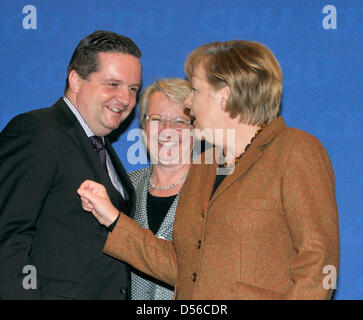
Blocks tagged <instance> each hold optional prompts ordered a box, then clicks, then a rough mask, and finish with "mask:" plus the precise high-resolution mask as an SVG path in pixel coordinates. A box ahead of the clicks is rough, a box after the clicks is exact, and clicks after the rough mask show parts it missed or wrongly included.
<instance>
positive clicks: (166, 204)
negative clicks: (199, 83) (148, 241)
mask: <svg viewBox="0 0 363 320" xmlns="http://www.w3.org/2000/svg"><path fill="white" fill-rule="evenodd" d="M190 91H191V85H190V83H189V82H188V81H186V80H183V79H177V78H172V79H161V80H157V81H155V82H154V83H153V84H152V85H150V86H149V87H147V88H146V89H145V90H144V92H143V94H142V96H141V99H140V103H139V122H140V127H141V128H142V129H144V132H145V142H146V147H147V149H148V153H149V156H150V160H151V163H152V164H151V165H150V166H149V167H147V168H144V169H141V170H137V171H134V172H131V173H130V174H129V176H130V179H131V181H132V183H133V186H134V188H135V192H136V211H135V216H134V220H135V221H137V222H138V223H139V224H140V225H141V227H143V228H147V229H150V230H151V231H152V232H153V233H154V234H155V235H156V237H158V238H161V239H166V240H172V238H173V224H174V216H175V210H176V207H177V203H178V199H179V191H180V189H181V188H182V186H183V183H184V181H185V179H186V177H187V175H188V170H189V166H190V156H191V153H190V151H191V147H192V145H191V144H190V140H189V139H187V138H184V139H183V130H186V131H187V133H188V131H189V130H190V129H191V128H192V125H191V119H190V116H189V115H188V114H186V113H185V111H186V110H185V108H184V105H183V102H184V100H185V99H186V97H187V96H188V95H189V93H190ZM184 137H185V136H184ZM183 146H184V147H183ZM160 263H162V261H161V262H160ZM172 298H173V287H172V286H170V285H167V284H165V283H162V282H160V281H157V280H156V279H153V278H151V277H149V276H147V275H145V274H143V273H142V272H140V271H137V270H133V271H132V273H131V299H132V300H169V299H172Z"/></svg>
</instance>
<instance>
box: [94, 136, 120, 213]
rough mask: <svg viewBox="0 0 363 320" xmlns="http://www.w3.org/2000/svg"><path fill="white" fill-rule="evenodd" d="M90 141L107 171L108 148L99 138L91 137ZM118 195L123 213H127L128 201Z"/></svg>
mask: <svg viewBox="0 0 363 320" xmlns="http://www.w3.org/2000/svg"><path fill="white" fill-rule="evenodd" d="M90 139H91V141H92V144H93V147H94V148H95V151H96V152H97V154H98V157H99V158H100V161H101V164H102V166H103V167H104V168H105V169H106V171H107V167H106V147H105V144H104V143H103V140H102V138H101V137H97V136H91V137H90ZM116 190H117V189H116ZM117 194H118V197H119V206H120V210H121V211H122V212H126V209H127V201H126V200H125V199H124V197H123V196H122V195H121V193H120V192H119V191H118V190H117Z"/></svg>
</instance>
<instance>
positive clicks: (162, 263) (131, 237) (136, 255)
mask: <svg viewBox="0 0 363 320" xmlns="http://www.w3.org/2000/svg"><path fill="white" fill-rule="evenodd" d="M104 253H106V254H108V255H110V256H112V257H114V258H117V259H119V260H122V261H125V262H127V263H128V264H130V265H132V266H133V267H135V268H136V269H138V270H140V271H142V272H144V273H146V274H148V275H150V276H152V277H154V278H157V279H159V280H161V281H163V282H166V283H168V284H170V285H172V286H175V283H176V275H177V260H176V254H175V249H174V243H173V241H169V240H163V239H159V238H157V237H155V235H154V234H153V233H152V232H151V231H150V230H149V229H143V228H141V227H140V225H139V224H138V223H137V222H135V221H134V220H132V219H131V218H129V217H128V216H126V215H124V214H122V213H121V214H120V216H119V218H118V221H117V224H116V226H115V227H114V229H113V231H112V232H111V233H109V235H108V238H107V241H106V244H105V248H104Z"/></svg>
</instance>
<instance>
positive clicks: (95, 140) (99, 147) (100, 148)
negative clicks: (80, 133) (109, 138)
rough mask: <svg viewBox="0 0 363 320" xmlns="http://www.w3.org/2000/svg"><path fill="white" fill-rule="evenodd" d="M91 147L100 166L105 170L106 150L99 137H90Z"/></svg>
mask: <svg viewBox="0 0 363 320" xmlns="http://www.w3.org/2000/svg"><path fill="white" fill-rule="evenodd" d="M90 139H91V141H92V144H93V147H94V148H95V151H96V152H97V154H98V157H99V158H100V161H101V164H102V166H103V167H105V168H106V148H105V144H104V143H103V140H102V138H101V137H97V136H92V137H90Z"/></svg>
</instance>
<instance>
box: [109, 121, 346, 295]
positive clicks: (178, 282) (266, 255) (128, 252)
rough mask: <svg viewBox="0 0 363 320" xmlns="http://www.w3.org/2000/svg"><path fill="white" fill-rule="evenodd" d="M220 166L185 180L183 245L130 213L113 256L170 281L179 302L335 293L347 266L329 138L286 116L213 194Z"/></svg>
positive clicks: (178, 222) (177, 228) (177, 232)
mask: <svg viewBox="0 0 363 320" xmlns="http://www.w3.org/2000/svg"><path fill="white" fill-rule="evenodd" d="M216 168H217V167H216V164H200V165H198V164H195V165H193V166H192V168H191V169H190V172H189V176H188V179H187V181H186V182H185V183H184V186H183V189H182V192H181V195H180V199H179V204H178V208H177V212H176V217H175V224H174V241H173V242H169V241H166V240H162V239H157V238H155V237H154V236H153V234H152V233H151V232H150V231H149V230H145V229H141V228H140V226H139V225H138V224H137V223H136V222H134V221H133V220H132V219H130V218H129V217H127V216H126V215H120V217H119V221H118V223H117V225H116V226H115V228H114V230H113V232H112V233H110V234H109V237H108V240H107V242H106V245H105V249H104V252H105V253H107V254H109V255H111V256H114V257H116V258H118V259H121V260H123V261H126V262H128V263H130V264H132V265H133V266H134V267H136V268H138V269H140V270H141V271H143V272H145V273H148V274H150V275H151V276H154V277H156V278H158V279H160V280H162V281H165V282H167V283H169V284H171V285H175V286H176V289H175V298H176V299H328V298H330V297H331V294H332V290H329V289H326V288H324V286H323V283H326V281H325V282H324V277H327V276H329V274H325V273H323V268H324V267H325V266H327V265H332V266H334V267H335V268H336V270H338V265H339V230H338V215H337V205H336V200H335V191H334V189H335V187H334V174H333V169H332V165H331V163H330V160H329V158H328V155H327V153H326V151H325V149H324V148H323V146H322V145H321V143H320V142H319V141H318V140H317V139H316V138H314V137H312V136H311V135H309V134H307V133H305V132H303V131H300V130H297V129H293V128H288V127H286V125H285V123H284V120H283V119H282V117H279V118H278V119H276V120H274V121H273V122H271V123H270V124H269V125H268V126H267V127H266V128H265V129H264V130H263V131H262V132H261V134H260V135H259V136H258V137H257V138H256V139H255V141H254V142H253V143H252V145H251V146H250V148H249V149H248V150H247V152H246V153H245V154H244V155H243V157H242V159H241V160H240V161H239V162H238V163H237V165H236V168H235V171H234V173H233V174H231V175H228V176H227V177H226V178H225V179H224V180H223V182H222V183H221V185H220V186H219V187H218V189H217V190H216V192H215V193H214V194H213V196H212V197H210V195H211V192H212V189H213V185H214V180H215V176H216Z"/></svg>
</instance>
